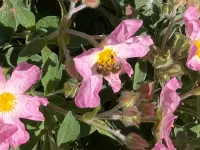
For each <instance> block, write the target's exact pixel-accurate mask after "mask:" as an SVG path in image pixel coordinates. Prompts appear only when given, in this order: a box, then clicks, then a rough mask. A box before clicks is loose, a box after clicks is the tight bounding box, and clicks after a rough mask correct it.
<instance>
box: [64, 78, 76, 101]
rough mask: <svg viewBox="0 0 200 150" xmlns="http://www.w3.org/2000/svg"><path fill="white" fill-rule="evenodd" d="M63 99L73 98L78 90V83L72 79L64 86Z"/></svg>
mask: <svg viewBox="0 0 200 150" xmlns="http://www.w3.org/2000/svg"><path fill="white" fill-rule="evenodd" d="M64 90H65V97H66V98H74V97H75V96H76V94H77V93H78V90H79V82H78V81H77V80H74V79H70V80H68V81H67V82H65V84H64Z"/></svg>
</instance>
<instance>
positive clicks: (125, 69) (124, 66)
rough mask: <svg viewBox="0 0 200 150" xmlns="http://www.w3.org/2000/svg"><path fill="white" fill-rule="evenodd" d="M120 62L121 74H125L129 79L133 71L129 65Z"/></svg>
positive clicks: (122, 60) (122, 61)
mask: <svg viewBox="0 0 200 150" xmlns="http://www.w3.org/2000/svg"><path fill="white" fill-rule="evenodd" d="M120 62H121V64H122V69H121V72H122V73H124V72H125V73H127V74H128V75H129V77H131V76H132V74H133V69H132V67H131V65H130V64H129V63H128V62H127V61H126V60H124V59H120Z"/></svg>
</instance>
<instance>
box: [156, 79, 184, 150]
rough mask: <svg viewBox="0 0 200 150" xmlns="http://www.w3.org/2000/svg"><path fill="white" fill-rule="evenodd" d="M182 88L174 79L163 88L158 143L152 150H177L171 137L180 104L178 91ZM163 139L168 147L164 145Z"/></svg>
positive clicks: (159, 111)
mask: <svg viewBox="0 0 200 150" xmlns="http://www.w3.org/2000/svg"><path fill="white" fill-rule="evenodd" d="M180 87H181V84H180V83H179V82H178V81H177V79H176V78H175V77H174V78H172V79H171V80H169V81H168V82H167V83H166V85H165V86H164V87H163V89H162V91H161V95H160V103H159V110H158V112H157V115H158V116H157V117H158V118H157V119H158V124H157V125H158V129H157V130H158V132H157V133H155V134H156V136H157V143H156V145H155V147H154V148H153V149H152V150H176V148H175V147H174V146H173V144H172V141H171V139H170V137H169V134H170V132H171V128H172V126H173V123H174V119H176V118H177V117H176V116H175V115H174V114H173V113H174V111H175V110H176V108H177V107H178V105H179V103H180V96H179V95H178V94H177V92H176V90H177V89H178V88H180ZM163 139H164V140H165V142H166V145H167V147H166V146H165V145H164V144H163V143H162V141H163Z"/></svg>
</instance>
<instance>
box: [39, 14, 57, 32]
mask: <svg viewBox="0 0 200 150" xmlns="http://www.w3.org/2000/svg"><path fill="white" fill-rule="evenodd" d="M59 23H60V17H59V16H46V17H44V18H42V19H40V20H39V21H38V22H37V24H36V28H44V29H46V30H47V31H48V33H50V32H53V31H55V30H56V29H57V28H58V25H59Z"/></svg>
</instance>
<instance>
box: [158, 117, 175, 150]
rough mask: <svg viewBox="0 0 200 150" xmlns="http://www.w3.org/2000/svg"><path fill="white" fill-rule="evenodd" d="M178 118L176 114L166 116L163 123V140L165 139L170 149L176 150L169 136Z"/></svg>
mask: <svg viewBox="0 0 200 150" xmlns="http://www.w3.org/2000/svg"><path fill="white" fill-rule="evenodd" d="M176 118H177V117H176V116H175V115H174V114H168V115H166V116H165V117H164V118H163V120H162V123H161V138H163V139H165V141H166V144H167V147H168V149H170V150H176V148H175V147H174V146H173V144H172V140H171V139H170V137H169V135H170V132H171V129H172V125H173V124H174V119H176Z"/></svg>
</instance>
